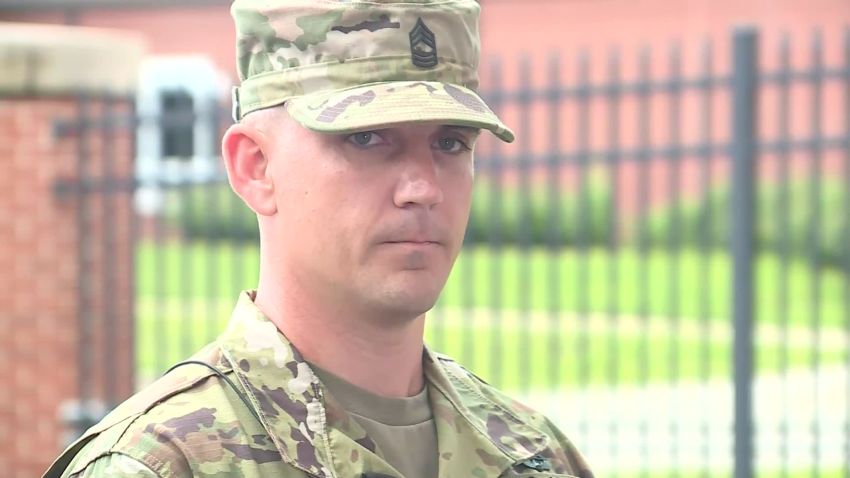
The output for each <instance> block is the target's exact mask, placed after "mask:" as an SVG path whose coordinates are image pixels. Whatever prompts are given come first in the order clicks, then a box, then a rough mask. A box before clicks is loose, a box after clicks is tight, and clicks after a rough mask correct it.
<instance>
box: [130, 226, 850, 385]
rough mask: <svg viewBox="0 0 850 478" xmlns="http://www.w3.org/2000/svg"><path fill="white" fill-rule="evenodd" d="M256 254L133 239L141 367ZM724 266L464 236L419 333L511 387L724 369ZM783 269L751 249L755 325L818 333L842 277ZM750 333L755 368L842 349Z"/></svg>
mask: <svg viewBox="0 0 850 478" xmlns="http://www.w3.org/2000/svg"><path fill="white" fill-rule="evenodd" d="M258 261H259V257H258V250H257V248H256V247H253V246H242V247H234V246H233V245H231V244H224V243H222V244H220V245H214V244H213V245H210V244H200V243H198V244H191V245H185V244H182V245H181V244H179V243H169V244H168V245H160V246H158V247H155V246H154V245H153V244H150V243H144V244H141V245H140V247H139V248H138V267H137V274H138V277H137V289H138V294H137V309H138V310H137V316H138V323H139V328H138V331H137V350H138V363H139V372H140V374H141V375H142V376H153V375H156V374H158V373H159V372H160V371H162V370H164V369H165V368H166V367H167V366H168V365H169V364H171V363H173V362H175V361H177V360H179V359H180V358H183V357H185V356H186V355H187V354H188V353H190V352H191V351H192V350H194V349H197V348H199V347H200V346H202V345H203V344H204V343H206V342H208V341H210V340H212V339H213V338H214V337H215V335H216V334H217V333H218V332H219V331H220V330H221V329H222V327H223V326H224V324H225V323H226V321H227V319H228V317H229V314H230V310H231V308H232V307H233V304H234V303H235V300H236V295H237V293H238V291H239V290H241V289H245V288H250V287H253V286H254V284H255V283H256V277H257V265H258ZM730 266H731V264H730V263H729V259H728V257H727V256H726V255H725V254H720V253H714V254H711V255H709V256H706V257H703V256H702V255H700V254H698V253H697V252H695V251H685V252H683V253H681V254H679V255H677V256H672V255H670V254H666V253H663V252H660V251H655V252H652V253H651V254H649V255H648V256H646V257H641V256H640V254H638V253H637V252H635V251H633V250H629V251H623V252H621V253H619V254H617V255H611V254H609V253H607V252H605V251H603V250H593V251H590V252H588V253H587V254H579V253H576V252H573V251H562V252H559V253H558V254H549V253H547V252H546V251H544V250H533V251H530V252H522V251H518V250H515V249H506V250H502V251H501V252H498V253H494V252H492V251H490V250H488V249H485V248H476V249H469V250H466V251H464V253H463V254H461V257H460V258H459V260H458V264H457V265H456V266H455V270H454V272H453V273H452V276H451V277H450V279H449V282H448V284H447V286H446V290H445V292H444V294H443V296H442V297H441V299H440V301H439V303H438V305H437V307H436V308H435V310H434V312H433V313H432V314H431V315H432V317H431V318H430V320H429V326H428V330H427V339H428V342H429V344H431V346H432V347H433V348H435V349H437V350H440V351H443V352H446V353H448V354H450V355H452V356H455V357H457V358H458V359H459V360H461V361H462V362H463V363H465V364H467V365H468V366H469V367H470V368H472V369H473V370H474V371H475V372H476V373H478V374H479V375H481V376H482V377H483V378H484V379H486V380H488V381H490V382H491V383H493V384H494V385H497V386H499V387H502V388H506V389H512V390H522V389H531V388H541V387H546V388H552V387H554V386H571V385H584V384H608V383H619V384H639V383H644V382H665V381H666V382H674V381H677V380H685V379H699V378H712V377H714V378H717V377H728V376H730V374H731V370H732V367H731V339H730V336H731V334H730V331H729V327H728V325H727V324H728V323H729V309H730V305H729V304H730V300H731V298H730V294H731V284H730V280H729V276H730ZM614 268H616V271H615V272H614V274H616V275H615V276H614V275H612V271H614V270H615V269H614ZM781 270H782V264H781V263H780V261H779V259H778V258H776V257H774V256H761V257H759V259H758V262H757V265H756V271H757V274H756V290H757V291H758V293H757V301H756V302H757V323H758V324H759V326H765V327H767V328H768V329H771V328H772V329H775V330H774V332H776V331H777V330H778V331H781V330H782V329H781V328H780V327H779V325H780V324H782V322H783V321H787V323H788V324H790V326H791V327H792V329H791V333H790V335H792V336H794V335H799V332H800V331H806V330H807V329H806V327H808V326H809V325H810V324H811V321H812V318H813V317H814V313H815V312H817V313H819V314H820V315H819V320H820V323H821V330H822V331H823V334H824V335H830V334H832V335H834V334H835V333H840V327H841V326H842V324H843V323H844V322H843V321H844V320H846V315H845V309H844V305H845V303H844V291H845V287H846V278H845V277H844V276H843V275H842V274H841V273H839V272H835V271H829V270H827V271H822V272H821V273H820V274H818V275H816V274H814V273H813V272H812V270H811V269H810V268H809V267H807V264H806V263H804V262H800V261H792V262H790V263H789V264H788V265H787V275H785V276H784V277H787V281H788V285H787V287H788V289H787V293H786V294H785V295H782V294H781V289H780V281H781V280H782V278H783V275H782V274H780V271H781ZM612 277H616V278H617V279H616V280H612ZM815 277H817V278H818V280H819V281H820V283H821V290H820V305H819V307H817V308H815V307H812V305H811V300H810V295H809V294H810V291H811V288H812V280H813V278H815ZM782 297H787V304H785V305H783V303H782V301H781V300H780V299H781V298H782ZM673 299H676V301H675V302H673ZM494 311H498V313H497V314H494ZM783 311H786V312H785V313H784V314H783ZM612 319H616V321H617V322H616V323H615V322H611V320H612ZM773 335H776V333H773ZM759 339H760V340H759V343H758V347H757V353H758V370H759V371H760V372H768V371H775V370H779V369H780V368H781V366H782V364H783V362H785V363H786V364H787V365H788V366H790V367H800V366H806V365H807V364H809V363H811V362H812V361H813V360H814V359H817V360H818V361H819V362H821V363H830V362H836V361H840V360H842V359H843V358H844V354H845V352H844V349H843V348H842V347H840V346H835V345H833V346H825V347H821V349H820V350H819V351H818V353H817V355H814V354H812V352H811V349H810V347H809V343H808V341H806V340H802V341H801V340H795V341H792V343H791V344H790V346H789V347H787V348H785V347H783V346H782V342H781V341H780V340H778V339H776V338H774V339H772V340H761V339H762V337H761V336H759ZM832 342H835V341H834V340H833V341H832ZM842 344H843V343H842ZM839 345H841V344H839ZM553 357H556V359H553Z"/></svg>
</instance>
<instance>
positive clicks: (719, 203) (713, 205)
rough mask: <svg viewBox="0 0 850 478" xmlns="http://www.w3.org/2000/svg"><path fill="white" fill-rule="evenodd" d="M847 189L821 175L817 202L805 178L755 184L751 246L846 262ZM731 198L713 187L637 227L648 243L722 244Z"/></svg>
mask: <svg viewBox="0 0 850 478" xmlns="http://www.w3.org/2000/svg"><path fill="white" fill-rule="evenodd" d="M848 188H850V186H848V185H845V184H843V183H841V182H840V181H839V180H837V179H832V178H830V179H825V180H823V181H822V182H821V184H820V187H819V191H818V192H817V196H816V199H815V200H816V201H817V203H816V202H815V201H813V200H812V198H813V197H815V195H814V194H813V188H812V184H811V182H810V181H808V180H795V181H793V182H791V183H789V185H788V187H787V188H785V187H782V185H780V184H761V185H759V187H758V191H757V193H756V224H755V241H756V248H757V249H758V250H759V251H762V252H771V253H777V254H784V253H787V254H789V255H794V256H797V257H800V258H805V259H808V260H810V261H816V263H817V264H818V265H820V266H832V267H837V268H843V267H846V264H847V263H848V261H850V244H848V243H847V237H846V235H845V231H844V227H845V225H846V224H847V223H848V214H850V211H848V210H847V208H846V207H845V205H846V204H847V202H846V201H847V194H850V191H849V190H848ZM730 201H731V193H730V190H729V188H728V187H723V188H717V189H715V190H713V191H710V192H709V194H708V195H707V197H703V198H701V199H700V200H695V201H690V202H686V203H683V204H682V205H681V207H680V208H679V209H678V211H677V209H676V208H675V207H674V206H668V207H665V208H663V209H659V210H656V211H654V212H653V213H651V214H650V216H649V218H648V219H646V220H644V221H642V224H641V227H644V228H645V229H644V232H645V234H646V239H647V240H648V242H649V243H650V244H651V245H652V246H661V247H664V246H669V245H671V244H672V243H673V242H674V240H675V241H677V242H678V243H679V244H681V245H683V246H690V247H707V248H712V249H717V248H727V247H728V246H729V240H730V239H729V238H730V219H731V216H730V211H731V209H730V207H731V206H730ZM816 206H817V207H819V208H820V214H819V217H817V216H816V215H815V213H814V212H815V207H816ZM816 219H817V220H816ZM674 231H676V236H675V237H674V236H673V233H674ZM638 234H640V233H638Z"/></svg>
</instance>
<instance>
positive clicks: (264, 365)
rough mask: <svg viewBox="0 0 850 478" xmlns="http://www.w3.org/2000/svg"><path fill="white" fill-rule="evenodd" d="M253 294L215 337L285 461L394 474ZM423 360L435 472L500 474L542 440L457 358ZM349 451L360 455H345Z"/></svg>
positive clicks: (328, 472) (331, 472)
mask: <svg viewBox="0 0 850 478" xmlns="http://www.w3.org/2000/svg"><path fill="white" fill-rule="evenodd" d="M253 299H254V292H250V291H249V292H243V293H242V294H240V296H239V300H238V302H237V304H236V308H235V309H234V311H233V314H232V317H231V320H230V323H229V325H228V327H227V329H226V330H225V332H224V333H223V334H222V335H221V336H220V337H219V339H218V343H219V346H220V347H221V350H222V354H223V355H224V357H225V358H226V359H227V361H229V362H230V365H231V366H232V368H233V370H234V372H235V374H236V377H237V378H238V379H239V382H240V384H241V385H242V387H243V388H244V389H245V391H246V392H247V394H248V396H249V397H250V401H251V403H252V404H253V405H254V408H255V410H256V411H257V413H258V414H259V416H260V420H261V422H262V424H263V426H264V427H265V429H266V431H267V433H268V434H269V436H270V437H271V439H272V440H273V442H274V443H275V445H276V447H277V448H278V451H279V452H280V454H281V456H282V457H283V459H284V461H286V462H287V463H289V464H291V465H292V466H295V467H297V468H299V469H301V470H303V471H305V472H307V473H309V474H311V475H313V476H316V477H320V478H331V477H342V476H360V474H361V473H367V475H368V474H369V473H383V474H385V475H389V476H397V475H398V473H397V472H394V470H393V469H392V468H391V467H390V466H389V465H386V463H385V462H383V460H381V459H380V458H379V457H378V455H379V454H380V453H379V451H378V450H376V447H375V444H374V443H373V442H372V441H371V439H369V437H368V436H367V435H366V433H365V432H364V431H363V429H362V428H361V427H359V425H357V423H356V422H355V421H354V420H353V419H351V418H350V417H349V416H348V414H347V413H346V412H345V411H344V410H343V409H342V407H341V406H340V405H339V404H338V403H337V402H336V401H335V400H334V399H333V397H330V395H329V394H326V392H325V390H324V387H323V386H322V384H321V383H320V382H319V380H318V378H317V377H316V376H315V374H314V373H313V371H312V370H311V369H310V367H309V365H308V364H307V362H305V361H304V358H303V357H302V356H301V354H300V353H299V352H298V350H296V349H295V347H294V346H293V345H292V344H291V343H290V342H289V341H288V340H287V339H286V337H284V336H283V334H281V333H280V331H278V329H277V327H276V326H275V325H274V324H273V323H272V322H271V321H270V320H269V319H268V318H267V317H266V316H265V315H264V314H263V313H262V312H261V311H260V309H259V308H258V307H257V306H256V305H255V304H254V301H253ZM423 365H424V368H425V377H426V379H427V382H428V386H430V387H431V390H430V391H429V392H430V393H429V396H430V401H431V407H432V409H433V413H434V419H435V422H436V425H437V437H438V447H439V452H440V476H469V475H470V474H479V473H480V471H479V472H477V473H473V472H474V471H475V470H476V468H477V469H481V470H484V471H490V470H491V469H492V471H494V472H495V471H497V469H498V471H499V474H501V471H504V470H505V469H507V468H509V467H510V466H512V465H514V464H515V463H518V462H521V461H523V460H527V459H529V458H531V457H533V456H534V455H535V454H537V453H539V452H540V451H541V450H544V449H545V448H546V447H547V446H548V438H547V437H546V435H544V434H542V433H541V432H539V431H538V430H536V429H535V428H534V427H532V426H531V425H530V424H528V423H526V422H525V421H523V420H522V419H520V418H519V417H517V416H516V414H514V413H512V412H511V411H510V410H509V409H508V408H506V407H505V406H503V405H500V404H499V403H497V402H496V401H494V400H492V399H490V398H488V397H487V396H486V394H485V393H482V389H481V386H480V383H478V382H475V381H474V380H473V379H472V378H471V377H470V374H469V372H467V371H465V370H464V369H463V368H462V367H460V365H458V364H456V363H454V362H453V361H451V360H448V359H446V358H443V357H438V356H437V355H436V354H433V353H431V352H430V351H426V354H425V358H424V362H423ZM341 453H345V455H344V456H343V455H341ZM355 454H356V455H357V456H358V457H359V458H360V459H358V460H352V459H349V456H355ZM449 470H451V471H449ZM487 475H488V476H489V473H487Z"/></svg>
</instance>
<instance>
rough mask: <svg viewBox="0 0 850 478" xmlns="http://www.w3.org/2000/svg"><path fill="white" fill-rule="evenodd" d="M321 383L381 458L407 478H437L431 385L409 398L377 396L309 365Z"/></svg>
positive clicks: (435, 429) (435, 433) (435, 436)
mask: <svg viewBox="0 0 850 478" xmlns="http://www.w3.org/2000/svg"><path fill="white" fill-rule="evenodd" d="M310 367H311V368H312V369H313V371H314V372H315V373H316V375H317V376H318V377H319V380H321V382H322V384H323V385H324V386H325V387H326V388H327V389H328V391H329V392H330V393H331V395H333V397H334V398H335V399H336V400H337V401H338V402H339V403H340V405H342V407H343V408H345V410H346V411H347V412H348V413H349V414H350V415H351V416H352V417H353V418H354V419H355V420H356V421H357V423H358V424H359V425H360V426H361V427H363V429H364V430H365V431H366V433H367V434H368V435H369V438H371V439H372V440H373V441H374V442H375V443H376V444H377V445H378V449H379V450H380V451H381V452H382V455H383V456H382V457H383V458H384V460H385V461H386V462H387V463H389V464H390V465H391V466H392V467H393V468H395V469H396V470H398V471H399V472H400V473H401V474H402V476H404V478H436V476H437V453H438V452H437V428H436V425H435V424H434V417H433V414H432V413H431V406H430V404H429V402H428V386H427V385H426V386H425V387H424V388H423V389H422V392H420V393H419V394H418V395H415V396H412V397H408V398H387V397H382V396H379V395H375V394H373V393H371V392H369V391H367V390H364V389H362V388H360V387H357V386H356V385H352V384H350V383H348V382H346V381H345V380H343V379H341V378H339V377H337V376H336V375H333V374H331V373H329V372H327V371H325V370H322V369H320V368H319V367H317V366H315V365H313V364H310Z"/></svg>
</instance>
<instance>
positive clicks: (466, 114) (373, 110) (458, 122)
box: [286, 81, 514, 143]
mask: <svg viewBox="0 0 850 478" xmlns="http://www.w3.org/2000/svg"><path fill="white" fill-rule="evenodd" d="M286 105H287V111H288V112H289V114H290V115H291V116H292V117H293V118H294V119H295V120H296V121H298V122H299V123H301V124H302V125H303V126H304V127H306V128H308V129H311V130H314V131H319V132H323V133H354V132H357V131H364V130H370V129H380V128H382V127H388V126H392V125H395V124H400V123H422V122H436V123H442V124H446V125H453V126H469V127H472V128H481V129H486V130H489V131H492V132H493V134H495V135H496V136H497V137H499V138H500V139H502V140H503V141H506V142H508V143H510V142H512V141H513V140H514V133H513V131H511V130H510V128H508V127H507V126H506V125H505V124H504V123H502V121H501V120H499V118H498V117H497V116H496V114H495V113H493V111H491V110H490V108H489V107H488V106H487V105H486V104H485V103H484V100H482V99H481V97H480V96H478V94H476V93H475V92H474V91H472V90H470V89H467V88H463V87H460V86H457V85H452V84H448V83H440V82H433V81H392V82H382V83H372V84H369V85H359V86H356V87H351V88H346V89H341V90H334V91H326V92H320V93H311V94H307V95H304V96H298V97H295V98H291V99H289V100H287V102H286Z"/></svg>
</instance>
